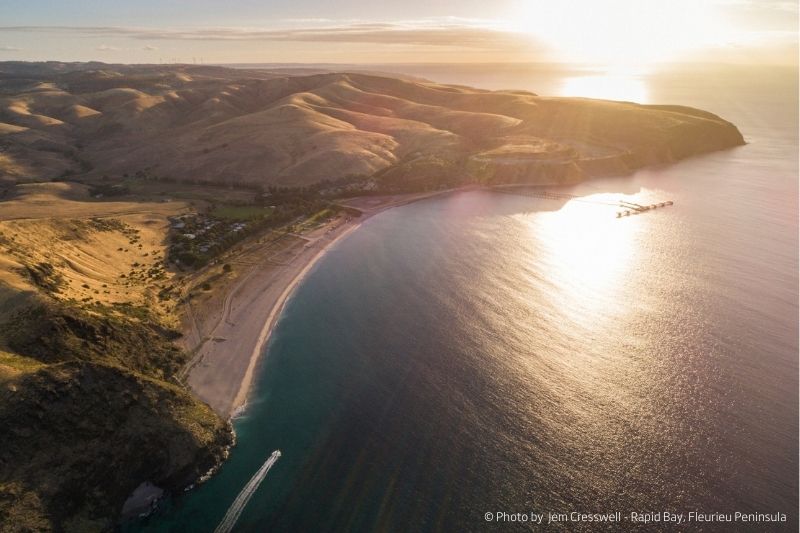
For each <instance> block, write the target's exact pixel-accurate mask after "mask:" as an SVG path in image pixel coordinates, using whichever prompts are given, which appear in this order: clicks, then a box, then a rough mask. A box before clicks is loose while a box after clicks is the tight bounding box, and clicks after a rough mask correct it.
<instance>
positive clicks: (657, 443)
mask: <svg viewBox="0 0 800 533" xmlns="http://www.w3.org/2000/svg"><path fill="white" fill-rule="evenodd" d="M374 68H377V67H374ZM392 68H394V69H396V70H402V71H403V72H406V73H409V74H413V75H419V76H422V77H426V78H429V79H432V80H434V81H439V82H445V83H461V84H467V85H474V86H478V87H486V88H490V89H497V88H504V89H528V90H531V91H534V92H537V93H539V94H552V95H559V94H566V95H576V94H583V95H585V96H595V97H607V98H614V99H629V100H634V101H639V102H642V103H664V104H684V105H691V106H695V107H699V108H701V109H705V110H708V111H712V112H714V113H717V114H719V115H721V116H722V117H723V118H726V119H728V120H730V121H732V122H734V123H735V124H736V125H737V126H739V128H740V130H741V131H742V133H743V134H744V136H745V139H746V140H747V142H748V144H747V145H746V146H743V147H740V148H736V149H733V150H728V151H725V152H720V153H715V154H711V155H708V156H704V157H698V158H695V159H691V160H688V161H684V162H681V163H679V164H676V165H672V166H669V167H665V168H656V169H646V170H642V171H640V172H637V173H636V174H634V175H632V176H626V177H615V178H604V179H598V180H592V181H589V182H586V183H584V184H582V185H579V186H576V187H574V188H571V189H567V190H566V191H565V192H569V193H572V194H577V195H580V196H581V197H582V199H583V200H591V201H593V202H594V201H597V202H604V201H614V200H618V199H628V200H630V201H633V202H637V203H652V202H654V201H664V200H673V201H674V202H675V205H674V206H673V207H668V208H664V209H657V210H655V211H651V212H647V213H644V214H641V215H638V216H631V217H625V218H621V219H617V218H615V212H616V211H617V210H618V209H617V208H614V207H613V206H610V205H604V204H602V203H591V202H586V201H575V200H572V201H554V200H545V199H537V198H532V197H525V196H513V195H507V194H495V193H490V192H468V193H458V194H452V195H448V196H444V197H439V198H435V199H430V200H426V201H422V202H418V203H415V204H411V205H408V206H405V207H402V208H396V209H392V210H389V211H387V212H384V213H382V214H380V215H378V216H375V217H373V218H371V219H369V220H368V221H366V222H365V223H364V224H363V225H362V227H361V228H359V229H358V230H357V231H355V232H353V233H351V234H350V235H349V236H348V237H347V238H345V239H344V240H343V241H340V242H339V243H337V244H336V245H334V247H333V248H331V249H330V250H329V251H328V253H327V254H326V256H325V257H324V258H323V259H322V260H321V261H320V262H319V263H317V265H316V267H315V268H314V269H313V271H312V272H311V273H310V274H309V275H308V277H307V278H306V279H305V281H304V282H303V283H302V284H301V285H300V286H299V288H298V289H297V291H296V292H295V294H294V296H293V297H292V298H291V299H290V300H289V302H288V304H287V305H286V308H285V310H284V313H283V316H282V318H281V320H280V322H279V324H278V325H277V328H276V330H275V331H274V333H273V336H272V337H271V341H270V342H269V345H268V346H267V348H266V354H265V357H264V359H263V362H262V364H261V366H260V370H259V377H258V378H257V382H256V385H255V389H254V391H253V394H252V397H251V402H250V404H249V408H248V410H247V412H246V415H245V416H244V417H242V418H239V419H238V420H236V422H235V426H236V431H237V434H238V445H237V446H236V448H235V449H234V450H233V452H232V455H231V458H230V459H229V461H228V462H226V463H225V465H224V466H223V468H222V469H221V470H220V472H219V473H218V474H217V475H216V476H215V477H214V478H212V479H211V480H210V481H209V482H208V483H207V484H205V485H203V486H201V487H200V488H198V489H195V490H194V491H192V492H190V493H188V494H187V495H186V496H184V497H181V498H179V499H177V500H175V501H173V502H170V503H168V504H166V505H165V506H164V508H163V509H162V510H161V511H159V512H158V513H156V514H155V515H154V516H152V517H151V518H150V519H148V520H147V521H146V522H145V523H144V524H142V528H141V529H144V530H146V531H212V530H213V529H214V528H215V527H216V526H217V524H218V523H219V521H220V520H221V519H222V517H223V515H224V514H225V512H226V511H227V509H228V508H229V506H230V505H231V503H232V502H233V500H234V499H235V498H236V496H237V495H238V494H239V492H240V490H241V489H242V488H243V487H244V485H245V484H246V483H247V482H248V480H249V479H250V478H251V476H252V475H253V474H254V473H255V472H256V471H257V470H258V469H259V467H260V466H261V465H262V463H264V461H265V460H266V459H267V458H268V457H269V456H270V454H271V453H272V452H273V450H276V449H280V450H281V452H282V454H283V455H282V457H281V459H280V460H279V461H278V462H277V463H276V464H275V465H274V466H273V467H272V469H271V470H270V471H269V474H268V475H267V477H266V479H265V480H264V481H263V483H262V484H261V486H260V488H258V490H257V491H256V492H255V493H254V495H253V497H252V499H251V500H250V502H249V504H248V505H247V507H246V508H245V509H244V512H243V513H242V515H241V518H240V519H239V522H238V527H237V529H236V530H237V531H265V530H266V531H375V530H380V531H431V530H442V531H481V530H496V528H497V524H489V523H487V522H485V520H484V515H485V513H487V512H497V511H506V512H509V513H513V512H524V513H530V512H531V511H536V512H569V511H573V510H574V511H581V512H608V511H621V512H623V514H626V513H630V512H653V511H656V512H658V511H673V512H678V513H688V512H689V511H701V512H709V513H711V512H735V511H742V512H764V513H770V512H772V513H774V512H783V513H786V514H787V515H788V522H786V523H783V524H778V525H776V526H774V530H786V531H796V530H797V512H796V511H797V495H798V492H797V491H798V484H797V471H798V463H797V457H798V439H797V435H798V422H797V421H798V378H797V377H798V368H797V362H798V359H797V350H798V345H797V342H798V306H797V295H798V260H797V258H798V247H797V246H798V220H797V212H798V205H797V202H798V188H797V186H798V180H797V176H798V164H797V162H798V151H797V147H798V138H797V131H798V130H797V127H798V124H797V116H798V114H797V112H798V109H797V89H798V87H797V70H796V69H786V68H767V67H713V68H712V67H707V66H691V67H673V68H671V69H669V70H666V71H663V72H658V73H651V74H646V75H639V76H633V75H627V76H623V75H621V76H617V77H612V79H611V81H609V80H608V78H605V79H604V78H601V77H598V76H596V75H595V74H594V73H592V72H591V71H581V70H575V69H570V70H566V69H565V70H548V69H545V68H538V67H537V68H529V69H523V68H521V67H518V66H515V67H509V66H499V67H498V66H490V65H481V66H469V65H466V66H449V67H446V68H445V67H443V66H437V67H426V66H413V65H405V66H402V67H389V66H385V67H383V68H382V70H385V71H386V70H391V69H392ZM267 312H268V310H265V311H264V313H265V318H266V314H267ZM504 525H505V526H507V527H517V528H520V529H523V530H524V529H533V526H531V525H530V524H527V525H525V524H522V525H519V524H517V525H512V524H504ZM589 525H590V524H583V525H581V524H574V523H566V524H561V525H552V526H551V527H552V528H554V529H563V530H570V531H575V530H580V529H581V528H582V527H583V528H586V529H588V528H589ZM738 527H741V524H740V525H739V526H738ZM137 529H138V528H137ZM716 529H719V530H730V524H728V525H724V524H722V525H716V526H715V525H711V526H710V527H706V529H705V530H712V531H713V530H716ZM756 529H758V530H765V529H768V530H773V528H772V527H771V526H769V525H768V524H761V525H760V526H759V527H757V528H756Z"/></svg>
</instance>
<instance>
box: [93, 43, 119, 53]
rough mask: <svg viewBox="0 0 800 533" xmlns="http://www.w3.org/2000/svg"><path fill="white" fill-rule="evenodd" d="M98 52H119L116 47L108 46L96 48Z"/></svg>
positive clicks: (103, 45)
mask: <svg viewBox="0 0 800 533" xmlns="http://www.w3.org/2000/svg"><path fill="white" fill-rule="evenodd" d="M95 50H97V51H98V52H116V51H117V50H119V48H117V47H116V46H108V45H107V44H101V45H100V46H98V47H97V48H95Z"/></svg>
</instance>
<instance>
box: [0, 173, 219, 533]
mask: <svg viewBox="0 0 800 533" xmlns="http://www.w3.org/2000/svg"><path fill="white" fill-rule="evenodd" d="M19 189H20V190H15V196H14V197H13V199H9V200H6V201H5V202H3V203H2V209H0V427H2V428H3V431H0V531H6V530H8V531H50V530H54V531H62V530H64V531H78V532H83V531H100V530H107V529H110V528H111V527H113V525H114V523H115V521H116V519H117V517H118V515H119V512H120V510H121V508H122V505H123V503H124V502H125V500H126V498H127V497H128V496H129V495H130V494H131V492H132V491H133V490H134V489H135V488H136V487H137V486H138V485H139V484H140V483H143V482H145V481H151V482H153V483H155V484H156V485H159V486H161V487H163V488H167V489H170V488H171V489H180V488H182V487H183V486H185V485H186V484H188V483H191V482H193V481H195V480H196V479H197V477H198V476H200V475H202V474H203V473H205V472H206V471H207V470H208V469H209V468H211V467H212V466H213V465H215V464H217V463H218V462H219V461H220V460H222V458H223V457H224V455H225V453H226V447H227V445H229V444H230V438H231V435H230V428H229V426H228V425H227V423H226V422H224V421H223V420H221V419H220V418H219V417H218V416H217V415H216V414H215V413H213V411H212V410H211V409H210V408H209V407H208V406H207V405H205V404H203V403H202V402H200V401H198V400H197V399H196V398H194V397H193V396H192V395H191V394H190V393H189V392H188V391H187V390H186V389H185V388H184V387H183V386H182V385H179V384H178V381H177V380H176V375H177V373H178V372H179V371H180V369H181V368H182V367H183V365H184V364H185V362H186V360H187V357H188V355H187V354H186V353H185V352H184V351H182V350H180V349H178V348H177V347H176V346H175V344H174V342H173V341H174V340H175V338H176V336H177V335H178V333H177V332H176V331H175V330H174V329H173V327H175V325H176V323H177V316H176V308H175V306H176V302H173V301H169V300H167V301H162V300H161V298H159V296H158V293H159V292H160V291H161V287H162V286H164V285H165V284H167V283H172V281H171V280H172V279H173V278H174V273H173V272H171V271H170V270H169V269H167V268H166V265H165V264H164V254H165V252H166V242H165V241H166V234H167V228H168V222H167V217H169V216H171V215H174V214H176V213H184V212H185V211H186V204H184V203H182V202H170V203H151V202H133V201H131V199H130V198H128V199H126V200H125V201H121V200H117V201H109V202H106V201H102V202H101V201H96V200H92V199H91V198H90V197H89V195H88V193H87V191H86V188H85V187H82V186H79V185H75V184H66V183H47V184H32V185H27V186H22V187H20V188H19ZM4 528H5V529H4ZM8 528H10V529H8Z"/></svg>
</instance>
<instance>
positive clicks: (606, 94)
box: [559, 75, 648, 104]
mask: <svg viewBox="0 0 800 533" xmlns="http://www.w3.org/2000/svg"><path fill="white" fill-rule="evenodd" d="M559 94H560V95H561V96H581V97H585V98H600V99H603V100H621V101H626V102H636V103H638V104H646V103H648V94H647V86H646V84H645V82H644V81H643V80H642V79H641V78H639V77H637V76H622V75H620V76H616V75H608V76H602V75H589V76H572V77H569V78H565V79H564V81H563V84H562V87H561V90H560V93H559Z"/></svg>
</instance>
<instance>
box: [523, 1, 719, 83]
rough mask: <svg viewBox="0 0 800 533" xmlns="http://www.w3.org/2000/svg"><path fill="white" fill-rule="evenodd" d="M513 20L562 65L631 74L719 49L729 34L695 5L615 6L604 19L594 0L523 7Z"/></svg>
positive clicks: (606, 7) (628, 3)
mask: <svg viewBox="0 0 800 533" xmlns="http://www.w3.org/2000/svg"><path fill="white" fill-rule="evenodd" d="M509 20H512V21H515V22H513V28H514V29H515V30H516V31H518V32H521V33H526V34H529V35H531V36H532V37H534V38H536V39H541V40H543V41H544V43H545V44H546V45H549V46H552V47H553V48H554V49H555V50H556V52H557V53H558V54H559V55H561V56H562V57H561V59H563V60H567V61H579V62H585V63H593V64H599V65H604V66H608V67H612V68H626V69H628V68H638V67H641V66H643V65H645V64H647V63H650V62H653V61H664V60H674V59H676V58H677V57H678V55H679V54H680V53H682V52H685V51H687V50H691V49H694V48H700V47H702V46H707V45H710V44H718V43H719V42H721V40H722V39H723V33H724V27H723V25H722V23H721V22H719V21H718V20H715V19H714V18H713V16H712V13H711V10H710V8H709V6H708V4H707V3H703V2H696V1H691V0H677V1H673V2H658V1H655V0H613V1H610V2H606V3H605V4H604V5H603V8H602V13H600V12H598V6H597V3H596V2H593V1H591V0H567V1H564V2H525V1H522V2H520V3H519V5H518V6H517V7H516V8H515V9H514V10H513V11H512V13H511V16H510V17H509Z"/></svg>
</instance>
